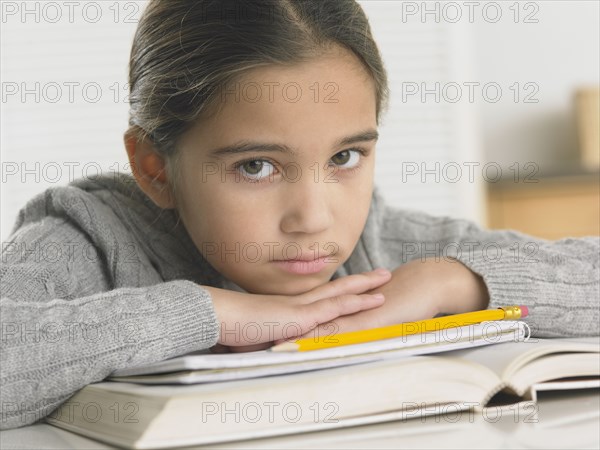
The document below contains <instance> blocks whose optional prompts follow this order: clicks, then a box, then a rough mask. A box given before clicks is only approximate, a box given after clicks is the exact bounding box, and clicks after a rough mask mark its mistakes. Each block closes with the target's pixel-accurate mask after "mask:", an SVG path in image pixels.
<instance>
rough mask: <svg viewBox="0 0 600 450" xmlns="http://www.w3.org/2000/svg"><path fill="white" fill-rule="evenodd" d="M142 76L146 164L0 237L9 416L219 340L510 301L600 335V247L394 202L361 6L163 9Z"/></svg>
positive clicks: (229, 346) (146, 29)
mask: <svg viewBox="0 0 600 450" xmlns="http://www.w3.org/2000/svg"><path fill="white" fill-rule="evenodd" d="M129 82H130V89H131V96H130V104H131V109H130V127H129V129H128V130H127V132H126V133H125V139H124V141H125V147H126V150H127V154H128V156H129V161H130V163H131V167H132V172H133V176H129V175H123V174H109V175H104V176H101V177H97V178H95V179H80V180H77V181H75V182H73V183H71V184H70V185H68V186H65V187H57V188H51V189H48V190H47V191H46V192H44V193H43V194H41V195H38V196H37V197H35V198H33V199H32V200H30V201H29V202H28V203H27V204H26V205H25V207H24V208H23V209H22V210H21V211H20V213H19V217H18V220H17V223H16V225H15V227H14V229H13V230H12V234H11V237H10V239H9V240H8V241H7V242H6V243H5V244H4V245H3V252H2V263H3V265H2V269H1V288H2V300H1V308H2V311H1V312H2V428H11V427H17V426H21V425H25V424H29V423H32V422H34V421H36V420H38V419H40V418H42V417H44V416H46V415H47V414H49V413H50V412H52V410H53V409H54V408H56V407H57V406H58V405H60V404H61V403H62V402H64V401H65V400H66V399H67V398H68V397H69V396H70V395H72V394H73V393H74V392H75V391H77V390H78V389H80V388H82V387H83V386H85V385H87V384H89V383H92V382H97V381H100V380H102V379H104V378H105V377H106V376H108V375H109V374H110V373H111V372H112V371H114V370H116V369H121V368H125V367H129V366H134V365H139V364H144V363H151V362H155V361H159V360H163V359H166V358H171V357H174V356H178V355H181V354H184V353H188V352H192V351H197V350H201V349H207V348H212V349H214V350H215V351H251V350H257V349H263V348H267V347H269V346H271V345H273V343H274V342H280V341H282V340H285V339H291V338H297V337H300V336H308V335H312V334H322V333H329V334H330V333H333V332H336V333H340V332H345V331H351V330H357V329H365V328H372V327H379V326H385V325H389V324H392V323H399V322H405V321H413V320H420V319H425V318H429V317H433V316H435V315H437V314H454V313H460V312H466V311H472V310H478V309H485V308H497V307H498V306H501V305H507V304H514V303H522V304H526V305H527V306H528V307H529V308H530V320H529V324H530V326H531V328H532V330H533V334H534V335H535V336H582V335H596V334H598V323H599V320H598V319H599V318H598V298H599V292H598V289H599V279H598V278H599V277H598V267H599V263H598V260H599V250H600V246H599V242H598V238H593V237H589V238H582V239H563V240H560V241H556V242H549V241H545V240H542V239H536V238H533V237H531V236H526V235H524V234H521V233H517V232H513V231H486V230H483V229H480V228H479V227H477V226H476V225H475V224H473V223H470V222H468V221H464V220H455V219H451V218H448V217H432V216H430V215H427V214H424V213H419V212H417V211H412V210H398V209H394V208H391V207H388V206H386V205H385V203H384V201H383V199H382V198H381V196H380V194H379V193H378V191H377V189H376V188H375V187H374V184H373V171H374V160H375V144H376V141H377V125H378V123H379V119H380V116H381V114H382V112H383V111H384V109H385V106H386V100H387V97H388V88H387V79H386V72H385V70H384V66H383V63H382V61H381V57H380V54H379V51H378V49H377V46H376V44H375V42H374V41H373V38H372V35H371V31H370V28H369V24H368V22H367V19H366V17H365V15H364V13H363V11H362V10H361V8H360V6H359V5H358V4H357V3H355V2H354V1H353V0H335V1H326V2H325V1H323V2H322V1H290V0H276V1H260V0H253V1H251V0H247V1H222V0H220V1H208V0H207V1H196V0H193V1H192V0H169V1H167V0H151V1H150V2H149V4H148V6H147V9H146V10H145V13H144V15H143V17H142V18H141V20H140V22H139V25H138V29H137V32H136V35H135V39H134V43H133V48H132V52H131V60H130V72H129ZM315 89H318V90H319V92H321V95H320V96H315V95H314V90H315ZM515 246H517V247H518V248H519V249H520V251H519V252H518V253H515V252H514V251H512V250H513V249H514V248H515ZM492 247H493V248H492ZM440 249H444V252H443V255H442V252H441V251H440ZM490 249H491V250H490ZM374 269H378V270H374ZM390 271H391V272H390Z"/></svg>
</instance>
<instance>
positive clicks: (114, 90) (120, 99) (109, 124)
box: [0, 0, 600, 240]
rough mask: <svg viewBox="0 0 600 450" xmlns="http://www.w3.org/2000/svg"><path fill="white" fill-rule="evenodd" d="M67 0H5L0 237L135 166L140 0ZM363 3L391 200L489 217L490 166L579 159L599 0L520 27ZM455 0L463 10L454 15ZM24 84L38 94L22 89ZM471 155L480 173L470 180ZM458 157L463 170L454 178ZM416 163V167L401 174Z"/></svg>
mask: <svg viewBox="0 0 600 450" xmlns="http://www.w3.org/2000/svg"><path fill="white" fill-rule="evenodd" d="M68 3H69V2H35V1H30V2H10V1H4V2H2V3H1V6H2V22H1V26H2V28H1V35H0V40H1V44H0V45H1V49H0V50H1V54H2V61H1V62H2V64H1V66H2V67H1V77H2V94H3V98H2V105H1V111H0V113H1V114H0V117H1V122H0V150H1V159H2V183H1V188H2V192H1V209H2V214H1V216H2V217H1V218H2V223H1V226H2V230H1V237H2V239H3V240H4V239H6V238H7V237H8V234H9V232H10V229H11V228H12V225H13V223H14V220H15V217H16V214H17V211H18V209H19V208H20V207H22V206H23V205H24V204H25V202H26V201H27V200H28V199H29V198H31V197H32V196H33V195H34V194H36V193H38V192H41V191H43V190H44V189H46V188H47V187H50V186H57V185H64V184H66V183H68V182H69V181H70V180H71V179H73V178H78V177H81V176H86V175H88V176H89V175H93V174H94V173H95V172H96V171H97V170H102V171H107V170H119V171H124V172H128V171H129V170H128V167H127V164H126V163H127V158H126V154H125V150H124V148H123V144H122V133H123V131H124V130H125V128H126V126H127V104H126V92H127V91H126V82H127V62H128V56H129V50H130V45H131V39H132V36H133V33H134V31H135V25H136V20H137V18H138V17H139V12H140V10H141V8H142V7H143V5H144V4H145V2H120V3H114V2H87V1H84V2H76V5H77V6H76V7H75V9H74V10H72V11H71V10H69V9H68V7H67V6H66V4H68ZM360 3H361V4H362V5H363V6H364V8H365V10H366V12H367V14H368V15H369V17H370V18H371V23H372V27H373V31H374V34H375V36H376V39H377V40H378V42H379V45H380V47H381V50H382V53H383V56H384V60H385V63H386V65H387V68H388V71H389V75H390V81H391V89H392V93H393V95H392V99H391V109H390V111H389V113H388V114H387V116H385V117H384V121H383V125H382V127H381V129H380V134H381V139H380V143H379V145H378V155H377V167H376V176H377V181H376V182H377V184H378V185H379V186H381V188H382V189H383V191H384V195H385V197H386V198H387V199H388V201H389V202H390V203H392V204H394V205H397V206H401V207H407V208H418V209H421V210H425V211H428V212H431V213H434V214H450V215H454V216H460V217H466V218H470V219H473V220H476V221H479V222H483V217H484V213H485V208H484V205H483V200H482V184H483V181H484V179H483V176H482V171H481V169H482V166H483V164H484V163H486V162H490V161H491V162H497V163H498V164H500V165H502V166H503V167H506V166H508V165H510V164H511V163H512V162H514V161H521V162H527V161H535V162H536V163H539V164H545V162H548V161H555V162H560V161H563V160H564V159H565V158H570V157H571V156H569V155H571V153H570V152H573V150H574V149H573V146H574V144H573V139H574V136H573V134H574V124H572V123H571V125H569V123H570V121H571V118H570V117H569V114H570V113H571V93H572V89H573V87H574V86H576V85H578V84H580V83H596V84H597V83H598V66H599V62H598V54H599V53H600V52H599V49H598V41H599V39H598V29H599V24H598V15H599V14H598V2H595V1H589V2H587V1H582V2H573V1H572V2H558V1H542V2H521V3H520V4H519V5H518V6H519V11H520V12H521V13H523V14H524V13H527V12H531V11H532V9H531V5H529V4H534V7H535V8H537V11H536V12H535V14H534V16H533V18H534V19H537V20H538V23H524V20H523V19H524V15H522V16H521V17H520V21H519V23H516V24H515V23H514V22H513V18H514V16H513V14H514V13H513V10H510V7H511V5H513V4H514V2H500V3H498V5H500V6H499V7H500V9H501V10H502V13H503V17H502V18H501V20H499V21H498V22H497V23H491V22H489V21H488V20H486V18H488V19H489V18H490V12H491V11H490V10H489V9H488V10H487V13H488V16H483V15H482V12H481V9H483V8H484V7H487V6H489V4H490V3H493V2H479V5H480V7H481V9H477V10H476V11H475V14H474V16H473V23H471V22H470V21H469V18H468V10H467V7H466V6H465V5H464V2H444V3H439V2H427V3H426V8H427V9H430V10H435V9H436V8H437V9H438V10H439V11H440V16H439V17H438V18H436V17H435V15H431V14H429V15H426V16H425V17H423V16H422V15H421V13H422V5H423V2H399V1H385V0H364V1H361V2H360ZM51 4H54V5H58V6H59V8H60V9H58V10H57V9H56V8H54V9H53V6H51ZM24 5H25V6H24ZM36 5H37V6H36ZM49 5H50V6H49ZM94 5H100V10H97V8H96V7H95V6H94ZM115 5H117V6H116V7H115ZM535 5H537V6H535ZM457 6H458V8H459V9H458V10H459V11H460V12H462V14H463V17H462V19H461V20H458V21H456V23H454V21H453V20H452V19H453V17H454V16H453V15H452V13H453V10H452V7H454V8H455V10H456V7H457ZM15 8H16V9H15ZM24 8H27V10H28V11H29V12H28V13H27V14H25V16H23V13H24ZM415 8H417V10H418V11H417V12H416V13H415V14H412V12H414V9H415ZM527 8H529V9H527ZM57 14H59V15H57ZM490 81H492V82H495V83H498V84H499V85H500V86H501V87H502V89H503V94H504V95H503V97H502V99H501V101H499V102H498V103H490V102H487V101H485V100H484V99H483V97H482V96H481V94H480V91H476V94H477V95H476V96H475V98H474V102H472V103H471V102H470V101H468V99H467V96H466V95H464V94H465V93H466V91H465V92H464V93H463V98H462V99H461V101H458V102H453V101H449V100H451V99H449V98H448V96H444V95H442V97H441V98H440V99H437V100H436V99H435V98H434V96H431V95H430V96H426V98H425V99H422V98H421V96H420V95H412V96H410V95H409V96H407V97H406V99H403V98H402V92H403V90H404V91H405V92H406V89H407V88H408V87H410V86H414V85H415V84H416V85H417V86H421V84H422V83H426V85H427V86H428V87H431V86H433V85H434V84H435V83H436V82H437V83H441V86H450V84H449V83H458V84H459V85H461V84H462V83H464V82H479V83H481V84H484V83H487V82H490ZM515 82H520V83H525V82H534V83H536V84H537V85H538V86H539V91H538V93H537V94H536V98H538V99H539V103H537V104H531V103H523V102H522V101H521V102H518V103H515V102H514V101H512V100H511V98H510V95H512V91H510V89H509V88H510V86H511V85H513V83H515ZM36 83H39V86H38V85H36ZM72 83H75V84H72ZM57 86H58V88H57ZM69 86H73V88H72V89H73V91H72V93H73V98H70V93H71V92H70V91H69V89H70V88H69ZM98 88H99V89H100V92H98ZM14 89H17V92H16V93H15V94H12V92H13V90H14ZM24 89H30V90H33V93H31V92H30V93H27V94H25V95H23V94H24ZM448 92H449V95H451V94H452V91H451V90H450V91H448ZM448 92H446V93H447V94H448ZM478 92H479V93H478ZM523 92H525V91H524V90H523V89H521V93H523ZM509 94H510V95H509ZM57 95H58V97H57ZM436 163H439V164H440V166H438V167H439V169H438V170H435V168H436V166H435V164H436ZM36 164H37V165H36ZM469 164H470V165H471V167H474V168H475V171H474V172H473V173H474V175H475V177H474V179H472V180H471V179H469V177H468V167H469V166H468V165H469ZM423 165H424V166H423ZM455 166H459V167H462V169H463V173H462V174H461V176H460V178H459V180H458V182H449V181H448V179H449V178H455V175H456V173H455V172H453V171H452V168H453V167H455ZM415 167H417V169H418V172H417V173H416V174H409V172H407V170H406V169H411V170H412V169H414V168H415ZM423 168H429V169H434V173H429V174H424V173H422V172H421V169H423ZM445 169H449V170H448V171H446V172H444V170H445ZM504 171H505V172H506V169H505V170H504ZM489 174H491V175H492V176H493V171H490V172H489ZM423 176H424V177H425V178H424V179H423ZM436 176H437V177H440V180H439V182H436V180H435V177H436ZM446 177H449V178H446Z"/></svg>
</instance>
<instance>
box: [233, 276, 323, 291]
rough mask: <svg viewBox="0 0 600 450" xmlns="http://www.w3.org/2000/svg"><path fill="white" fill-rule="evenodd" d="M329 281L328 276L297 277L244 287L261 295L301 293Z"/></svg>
mask: <svg viewBox="0 0 600 450" xmlns="http://www.w3.org/2000/svg"><path fill="white" fill-rule="evenodd" d="M328 281H329V278H328V279H326V280H324V279H317V278H315V277H311V278H308V277H306V278H305V279H301V278H300V277H298V279H297V280H294V281H289V280H287V281H284V280H282V281H280V282H278V283H269V282H265V283H263V284H262V285H261V286H256V287H255V288H251V289H246V288H244V289H246V290H247V291H248V292H249V293H251V294H262V295H301V294H305V293H306V292H308V291H311V290H313V289H314V288H316V287H318V286H321V285H323V284H325V283H327V282H328Z"/></svg>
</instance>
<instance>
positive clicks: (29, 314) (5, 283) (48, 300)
mask: <svg viewBox="0 0 600 450" xmlns="http://www.w3.org/2000/svg"><path fill="white" fill-rule="evenodd" d="M435 253H437V254H439V255H441V257H444V256H445V257H449V256H453V257H457V258H458V259H459V260H460V261H461V262H463V263H464V264H465V265H467V266H468V267H469V268H471V269H472V270H473V271H474V272H476V273H478V274H480V275H481V276H482V277H483V279H484V281H485V283H486V285H487V288H488V291H489V293H490V297H491V299H490V304H489V308H497V307H499V306H502V305H509V304H525V305H528V306H529V310H530V317H529V318H528V319H526V320H527V322H528V323H529V325H530V327H531V329H532V334H533V335H535V336H538V337H553V336H584V335H598V334H599V323H600V320H599V304H600V300H599V298H600V292H599V284H600V281H599V280H600V264H599V259H600V256H599V255H600V240H599V238H598V237H587V238H579V239H570V238H568V239H562V240H559V241H547V240H542V239H538V238H534V237H531V236H527V235H524V234H521V233H517V232H514V231H506V230H503V231H487V230H483V229H481V228H479V227H478V226H476V225H475V224H474V223H472V222H469V221H466V220H458V219H454V218H450V217H435V216H431V215H428V214H425V213H422V212H418V211H415V210H401V209H396V208H392V207H389V206H386V205H385V203H384V201H383V199H382V198H381V195H380V193H379V192H378V190H377V189H375V191H374V194H373V199H372V204H371V209H370V212H369V217H368V220H367V223H366V226H365V229H364V231H363V234H362V236H361V238H360V240H359V242H358V244H357V246H356V248H355V250H354V252H353V253H352V255H351V257H350V258H349V259H348V261H346V263H345V264H344V265H343V266H341V267H340V268H339V270H338V271H337V272H336V273H335V275H334V277H333V278H337V277H341V276H345V275H349V274H353V273H358V272H364V271H369V270H373V269H374V268H377V267H386V268H388V269H390V270H393V269H395V268H396V267H398V266H400V265H401V264H403V263H406V262H408V261H409V260H412V259H415V258H420V257H422V256H429V257H431V256H432V254H435ZM229 283H230V282H229V281H228V280H226V279H224V277H222V276H221V275H220V274H219V273H218V272H216V271H215V270H214V269H213V268H212V267H211V266H210V265H209V264H208V263H207V262H206V261H205V260H204V258H203V257H202V255H201V254H200V253H199V251H198V250H197V248H196V247H195V245H194V244H193V242H192V240H191V239H190V237H189V235H188V234H187V232H186V231H185V228H184V226H183V224H182V223H181V222H180V221H177V216H176V213H175V212H174V211H172V210H160V209H159V208H158V207H157V206H156V205H154V203H153V202H152V201H151V200H150V199H149V198H148V197H147V196H146V195H145V194H144V193H143V192H142V191H141V190H140V189H139V188H138V186H137V184H136V182H135V180H134V179H133V178H132V177H131V176H129V175H125V174H105V175H103V176H102V177H98V178H96V179H94V180H90V179H87V180H84V179H80V180H76V181H74V182H72V183H71V184H70V185H68V186H63V187H54V188H50V189H48V190H47V191H45V192H44V193H42V194H40V195H38V196H36V197H34V198H33V199H31V200H30V201H29V202H28V203H27V204H26V205H25V207H24V208H23V209H22V210H21V211H20V212H19V216H18V219H17V222H16V224H15V226H14V228H13V230H12V233H11V236H10V238H9V239H8V241H6V242H4V243H3V244H2V265H1V269H0V288H1V291H0V293H1V300H0V308H1V310H0V312H1V314H2V316H1V321H2V340H1V345H2V352H1V365H0V368H1V403H2V405H1V411H2V417H1V421H0V425H1V428H14V427H17V426H22V425H26V424H29V423H32V422H35V421H36V420H39V419H41V418H42V417H44V416H46V415H48V414H49V413H50V412H52V410H53V409H54V408H56V407H57V406H59V405H60V404H61V403H62V402H64V401H65V400H67V399H68V397H69V396H71V395H72V394H73V393H74V392H76V391H77V390H78V389H80V388H82V387H83V386H85V385H87V384H89V383H93V382H97V381H100V380H102V379H103V378H105V377H106V376H108V375H109V374H110V373H111V372H112V371H114V370H116V369H122V368H125V367H129V366H133V365H139V364H143V363H151V362H155V361H159V360H162V359H166V358H170V357H174V356H177V355H181V354H184V353H187V352H191V351H195V350H200V349H205V348H208V347H211V346H213V345H214V344H216V342H217V339H218V335H219V324H218V322H217V319H216V315H215V312H214V309H213V305H212V302H211V298H210V295H209V294H208V292H207V291H206V290H204V289H203V288H202V287H201V285H208V286H215V287H221V288H230V287H231V284H229Z"/></svg>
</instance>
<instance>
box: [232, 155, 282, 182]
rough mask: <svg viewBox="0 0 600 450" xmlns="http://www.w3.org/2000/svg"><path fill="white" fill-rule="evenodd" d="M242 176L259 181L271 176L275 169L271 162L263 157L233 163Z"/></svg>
mask: <svg viewBox="0 0 600 450" xmlns="http://www.w3.org/2000/svg"><path fill="white" fill-rule="evenodd" d="M235 168H236V170H238V171H239V172H240V173H241V174H242V176H243V177H244V178H247V179H248V180H250V181H252V182H257V181H260V180H262V179H264V178H268V177H271V176H272V175H273V172H274V170H275V167H273V164H271V163H270V162H269V161H265V160H263V159H254V160H250V161H242V162H240V163H238V164H236V165H235Z"/></svg>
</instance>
